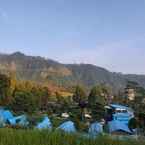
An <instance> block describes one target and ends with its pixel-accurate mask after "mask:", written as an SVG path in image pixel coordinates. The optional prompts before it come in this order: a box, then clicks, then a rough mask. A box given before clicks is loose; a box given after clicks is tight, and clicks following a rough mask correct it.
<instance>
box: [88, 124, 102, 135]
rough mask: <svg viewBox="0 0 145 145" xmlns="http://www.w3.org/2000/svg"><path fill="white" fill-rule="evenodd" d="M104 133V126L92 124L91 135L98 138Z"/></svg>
mask: <svg viewBox="0 0 145 145" xmlns="http://www.w3.org/2000/svg"><path fill="white" fill-rule="evenodd" d="M100 133H103V125H102V124H101V123H99V122H95V123H92V124H91V125H90V128H89V135H90V136H96V135H98V134H100Z"/></svg>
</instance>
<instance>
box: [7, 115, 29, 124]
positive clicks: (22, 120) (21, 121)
mask: <svg viewBox="0 0 145 145" xmlns="http://www.w3.org/2000/svg"><path fill="white" fill-rule="evenodd" d="M8 122H9V123H10V125H20V126H27V125H28V124H29V122H28V121H27V117H26V116H25V115H21V116H17V117H13V118H11V119H8Z"/></svg>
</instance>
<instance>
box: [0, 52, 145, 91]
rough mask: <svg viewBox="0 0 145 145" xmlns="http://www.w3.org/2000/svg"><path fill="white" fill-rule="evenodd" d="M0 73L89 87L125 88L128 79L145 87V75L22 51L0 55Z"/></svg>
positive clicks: (62, 85)
mask: <svg viewBox="0 0 145 145" xmlns="http://www.w3.org/2000/svg"><path fill="white" fill-rule="evenodd" d="M0 72H2V73H15V74H16V77H17V79H20V80H33V81H37V82H42V83H43V82H45V83H46V82H48V83H49V82H51V83H54V84H55V85H57V86H61V87H68V86H73V85H76V84H82V85H84V86H86V87H87V88H90V87H92V86H94V85H96V84H101V83H104V84H107V85H109V86H111V87H112V88H114V90H119V89H123V88H124V87H125V85H126V82H127V81H128V80H130V81H135V82H138V83H139V84H140V85H141V86H143V87H145V75H134V74H127V75H125V74H121V73H114V72H110V71H108V70H106V69H104V68H101V67H97V66H95V65H91V64H61V63H59V62H57V61H54V60H50V59H44V58H43V57H39V56H38V57H34V56H26V55H24V54H23V53H20V52H16V53H13V54H11V55H8V54H0Z"/></svg>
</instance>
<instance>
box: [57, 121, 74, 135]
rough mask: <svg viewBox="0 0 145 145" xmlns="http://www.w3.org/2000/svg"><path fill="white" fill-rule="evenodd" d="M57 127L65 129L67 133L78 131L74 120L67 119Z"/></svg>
mask: <svg viewBox="0 0 145 145" xmlns="http://www.w3.org/2000/svg"><path fill="white" fill-rule="evenodd" d="M57 129H59V130H63V131H64V132H67V133H74V132H76V128H75V125H74V122H72V121H66V122H64V123H63V124H61V125H60V126H59V127H58V128H57Z"/></svg>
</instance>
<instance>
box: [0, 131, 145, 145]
mask: <svg viewBox="0 0 145 145" xmlns="http://www.w3.org/2000/svg"><path fill="white" fill-rule="evenodd" d="M0 145H145V142H144V141H135V140H132V141H129V140H127V141H118V140H112V139H110V138H109V137H103V136H100V137H98V138H97V139H87V138H84V137H81V136H80V135H78V134H75V135H68V134H64V133H60V132H55V131H54V132H48V131H38V130H14V129H0Z"/></svg>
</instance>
